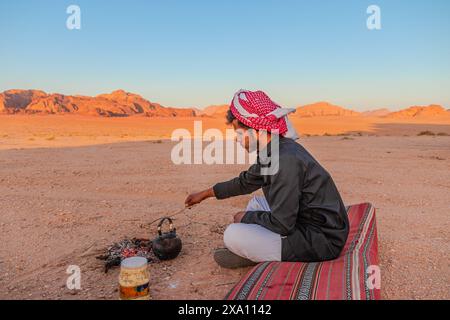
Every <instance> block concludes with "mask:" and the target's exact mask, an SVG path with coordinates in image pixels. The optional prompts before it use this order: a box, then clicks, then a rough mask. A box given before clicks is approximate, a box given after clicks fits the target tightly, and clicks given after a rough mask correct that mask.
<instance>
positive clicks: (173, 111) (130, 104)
mask: <svg viewBox="0 0 450 320" xmlns="http://www.w3.org/2000/svg"><path fill="white" fill-rule="evenodd" d="M228 108H229V106H228V105H213V106H210V107H207V108H205V109H197V108H188V109H186V108H172V107H165V106H162V105H160V104H158V103H154V102H150V101H148V100H146V99H144V98H143V97H141V96H140V95H137V94H133V93H129V92H126V91H124V90H116V91H114V92H112V93H110V94H101V95H98V96H95V97H89V96H78V95H75V96H71V95H62V94H57V93H54V94H48V93H46V92H44V91H40V90H8V91H4V92H2V93H0V113H4V114H5V113H6V114H15V113H31V114H39V113H40V114H80V115H94V116H106V117H128V116H145V117H205V116H206V117H224V116H225V114H226V112H227V110H228ZM292 116H293V117H302V118H307V117H320V116H370V117H386V118H394V119H395V118H416V117H440V116H445V117H449V116H450V109H449V110H445V109H444V108H443V107H442V106H439V105H429V106H412V107H409V108H406V109H403V110H400V111H396V112H391V111H390V110H388V109H386V108H384V109H376V110H371V111H365V112H357V111H353V110H350V109H346V108H343V107H340V106H337V105H333V104H331V103H328V102H317V103H313V104H308V105H304V106H300V107H298V108H297V111H296V113H295V114H293V115H292Z"/></svg>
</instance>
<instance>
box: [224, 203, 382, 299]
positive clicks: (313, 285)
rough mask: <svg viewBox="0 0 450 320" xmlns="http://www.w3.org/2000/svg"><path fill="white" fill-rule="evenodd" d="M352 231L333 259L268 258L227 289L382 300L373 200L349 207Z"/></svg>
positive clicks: (234, 294) (239, 294) (245, 294)
mask: <svg viewBox="0 0 450 320" xmlns="http://www.w3.org/2000/svg"><path fill="white" fill-rule="evenodd" d="M347 212H348V216H349V221H350V233H349V236H348V240H347V243H346V245H345V248H344V250H343V251H342V254H341V256H340V257H339V258H337V259H336V260H332V261H325V262H314V263H302V262H263V263H260V264H258V265H257V266H255V267H254V268H252V270H250V271H249V272H248V273H247V275H245V276H244V277H243V278H242V279H241V280H240V281H239V282H238V283H237V284H236V286H235V287H234V288H233V289H232V290H231V291H230V292H229V293H228V295H227V296H226V299H228V300H378V299H380V289H379V280H378V282H377V279H376V277H377V276H379V269H378V243H377V227H376V221H375V208H374V207H373V206H372V205H371V204H370V203H362V204H357V205H352V206H349V207H348V208H347Z"/></svg>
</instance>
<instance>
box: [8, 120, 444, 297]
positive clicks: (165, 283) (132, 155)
mask: <svg viewBox="0 0 450 320" xmlns="http://www.w3.org/2000/svg"><path fill="white" fill-rule="evenodd" d="M193 120H198V118H177V119H172V118H169V119H167V118H143V117H136V118H133V117H131V118H108V119H106V118H98V117H82V116H73V115H66V116H59V115H53V116H44V115H34V116H33V115H3V116H0V217H1V219H0V242H1V246H0V286H1V287H2V288H3V290H2V291H1V292H0V299H5V298H10V299H24V298H25V299H42V298H43V299H117V298H118V294H117V286H118V281H117V279H118V269H117V268H116V269H113V270H111V271H109V273H107V274H105V273H104V272H103V266H102V263H101V262H100V261H98V260H96V259H95V256H96V255H97V254H98V253H99V252H102V250H103V249H104V248H105V247H107V246H108V245H110V244H111V243H112V242H114V241H118V240H121V239H122V238H124V237H145V238H149V237H150V238H152V237H154V236H155V235H156V227H155V226H152V227H150V228H149V227H147V226H146V224H147V223H148V222H150V221H153V220H154V219H156V218H158V217H161V216H164V215H170V214H173V213H175V212H177V211H178V210H180V209H182V208H183V201H184V199H185V197H186V196H187V194H188V193H190V192H193V191H198V190H201V189H203V188H206V187H209V186H211V185H213V184H214V183H215V182H219V181H223V180H226V179H229V178H232V177H234V176H236V175H237V174H238V173H239V172H240V171H241V170H244V169H246V167H247V166H245V165H191V166H188V165H181V166H176V165H174V164H173V163H172V162H171V159H170V152H171V148H172V146H173V145H174V143H173V142H171V141H169V140H168V138H170V134H171V132H172V130H173V129H176V128H187V129H192V127H193ZM202 120H203V127H204V129H205V128H215V127H217V128H221V129H224V128H225V124H224V119H223V118H219V117H218V118H204V119H202ZM293 122H294V124H295V126H296V127H297V129H298V130H299V131H300V132H301V134H302V137H301V139H300V140H299V143H301V144H303V145H304V146H305V147H306V148H307V149H308V150H309V151H310V152H311V153H312V154H313V155H314V156H315V157H316V158H317V159H318V160H319V162H320V163H321V164H322V165H323V166H324V167H325V168H326V169H327V170H328V171H329V172H330V173H331V175H332V176H333V178H334V180H335V182H336V184H337V186H338V188H339V190H340V192H341V194H342V196H343V198H344V202H345V203H346V204H353V203H360V202H366V201H368V202H371V203H373V204H374V205H375V207H376V208H377V223H378V237H379V244H380V264H381V270H382V296H383V298H384V299H449V298H450V268H449V264H448V261H449V253H450V245H449V244H450V232H449V230H450V218H449V210H450V200H449V199H450V197H449V195H450V136H449V135H450V121H449V120H448V119H446V118H435V117H434V118H429V119H426V118H421V119H397V118H379V117H361V116H359V115H354V116H348V117H333V116H329V117H313V118H295V119H294V118H293ZM424 131H430V132H433V133H435V134H436V135H430V133H428V134H425V135H420V136H419V135H418V134H419V133H420V132H424ZM437 134H438V135H437ZM249 199H250V196H242V197H237V198H233V199H229V200H224V201H217V200H213V199H210V200H207V201H206V202H204V203H202V204H200V205H198V206H196V207H194V208H192V209H191V210H189V211H187V213H186V214H185V215H180V216H178V217H177V219H176V221H175V224H176V226H177V228H178V232H179V234H180V236H181V238H182V240H183V245H184V247H183V250H182V253H181V255H180V256H179V257H178V258H177V259H175V260H173V261H169V262H154V263H152V264H151V265H150V274H151V282H150V284H151V295H152V297H153V298H154V299H222V298H223V297H224V296H225V294H226V293H227V292H228V290H230V288H231V287H232V286H233V284H234V283H236V282H237V281H238V280H239V278H240V277H241V276H242V275H243V274H244V273H245V272H246V271H247V269H242V270H225V269H222V268H220V267H218V266H217V265H216V264H215V263H214V261H213V258H212V255H211V252H212V250H213V249H214V248H216V247H219V246H222V233H223V230H224V228H225V227H226V225H227V224H229V223H231V221H232V215H233V214H234V213H235V212H237V211H240V210H242V209H243V208H245V205H246V203H247V201H248V200H249ZM69 265H79V266H80V267H81V271H82V278H81V286H82V289H81V290H80V291H69V290H68V289H67V288H66V285H65V283H66V279H67V276H68V275H67V274H66V268H67V267H68V266H69Z"/></svg>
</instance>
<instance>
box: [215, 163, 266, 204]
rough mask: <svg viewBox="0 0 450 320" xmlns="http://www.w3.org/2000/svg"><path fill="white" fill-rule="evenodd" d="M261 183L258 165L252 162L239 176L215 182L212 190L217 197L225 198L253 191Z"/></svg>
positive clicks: (258, 187)
mask: <svg viewBox="0 0 450 320" xmlns="http://www.w3.org/2000/svg"><path fill="white" fill-rule="evenodd" d="M263 184H264V177H262V176H261V168H260V165H259V164H254V165H252V166H251V167H250V168H249V169H248V170H247V171H243V172H241V174H240V175H239V177H237V178H234V179H232V180H230V181H226V182H221V183H218V184H216V185H215V186H214V187H213V190H214V194H215V196H216V198H217V199H226V198H230V197H235V196H240V195H244V194H249V193H252V192H255V191H256V190H258V189H260V188H261V187H262V186H263Z"/></svg>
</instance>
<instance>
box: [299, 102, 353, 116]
mask: <svg viewBox="0 0 450 320" xmlns="http://www.w3.org/2000/svg"><path fill="white" fill-rule="evenodd" d="M359 114H360V113H359V112H356V111H353V110H349V109H345V108H343V107H340V106H336V105H333V104H331V103H328V102H317V103H313V104H308V105H305V106H301V107H298V108H297V111H296V112H295V113H294V115H296V116H299V117H321V116H356V115H359Z"/></svg>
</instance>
